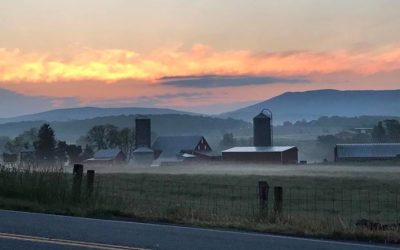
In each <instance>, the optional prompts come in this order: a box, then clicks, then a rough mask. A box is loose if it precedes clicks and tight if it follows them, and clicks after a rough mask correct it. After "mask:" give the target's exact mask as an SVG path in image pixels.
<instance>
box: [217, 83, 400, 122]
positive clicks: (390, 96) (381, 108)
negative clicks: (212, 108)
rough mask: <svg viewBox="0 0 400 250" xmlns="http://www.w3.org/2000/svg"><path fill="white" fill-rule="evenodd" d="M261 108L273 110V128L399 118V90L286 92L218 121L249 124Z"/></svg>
mask: <svg viewBox="0 0 400 250" xmlns="http://www.w3.org/2000/svg"><path fill="white" fill-rule="evenodd" d="M263 108H268V109H270V110H272V112H273V113H274V123H276V124H279V123H282V122H284V121H298V120H302V119H306V120H311V119H318V118H319V117H321V116H344V117H355V116H363V115H366V116H400V90H382V91H375V90H368V91H339V90H315V91H306V92H287V93H284V94H282V95H279V96H276V97H274V98H271V99H269V100H266V101H263V102H260V103H257V104H254V105H251V106H248V107H245V108H241V109H238V110H235V111H232V112H227V113H223V114H221V115H220V117H231V118H234V119H241V120H245V121H250V120H251V119H252V118H253V117H254V116H255V115H256V114H258V113H259V112H260V111H261V110H262V109H263Z"/></svg>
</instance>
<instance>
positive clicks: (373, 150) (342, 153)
mask: <svg viewBox="0 0 400 250" xmlns="http://www.w3.org/2000/svg"><path fill="white" fill-rule="evenodd" d="M334 153H335V161H351V160H353V161H360V160H391V159H400V143H375V144H374V143H368V144H338V145H336V147H335V152H334Z"/></svg>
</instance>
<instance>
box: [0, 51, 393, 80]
mask: <svg viewBox="0 0 400 250" xmlns="http://www.w3.org/2000/svg"><path fill="white" fill-rule="evenodd" d="M66 54H68V56H65V55H55V54H51V53H37V52H23V51H20V50H18V49H14V50H9V49H0V58H1V61H0V81H2V82H9V83H18V82H30V83H35V82H36V83H54V82H60V81H82V80H94V81H100V82H106V83H113V82H116V81H120V80H124V79H137V80H146V81H149V82H155V80H156V79H159V78H161V77H164V76H178V75H179V76H181V75H182V76H184V75H203V74H215V75H279V76H290V75H309V74H334V73H338V72H343V71H347V72H353V73H355V74H359V75H364V76H365V75H371V74H376V73H381V72H388V71H393V70H396V69H399V68H400V47H392V48H383V49H375V50H372V51H367V52H346V51H336V52H324V53H316V52H308V51H295V52H287V53H269V54H259V53H253V52H251V51H247V50H242V51H223V52H219V51H215V50H213V49H212V48H210V47H207V46H205V45H195V46H193V47H192V48H191V49H189V50H179V49H173V50H157V51H155V52H153V53H150V54H148V55H141V54H138V53H136V52H133V51H128V50H95V49H87V48H86V49H81V50H79V51H73V52H68V51H66Z"/></svg>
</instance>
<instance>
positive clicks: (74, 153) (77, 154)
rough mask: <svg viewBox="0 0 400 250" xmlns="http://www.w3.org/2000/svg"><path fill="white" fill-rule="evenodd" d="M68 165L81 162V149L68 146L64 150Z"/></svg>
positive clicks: (75, 146)
mask: <svg viewBox="0 0 400 250" xmlns="http://www.w3.org/2000/svg"><path fill="white" fill-rule="evenodd" d="M66 151H67V155H68V158H69V161H70V163H77V162H80V161H81V154H82V147H81V146H77V145H68V146H67V148H66Z"/></svg>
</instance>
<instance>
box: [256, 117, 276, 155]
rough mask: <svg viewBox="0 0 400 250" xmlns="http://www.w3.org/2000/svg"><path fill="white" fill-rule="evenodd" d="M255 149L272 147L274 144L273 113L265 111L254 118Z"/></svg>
mask: <svg viewBox="0 0 400 250" xmlns="http://www.w3.org/2000/svg"><path fill="white" fill-rule="evenodd" d="M253 137H254V147H271V146H272V144H273V142H272V112H271V111H270V110H268V109H263V110H262V111H261V113H260V114H258V115H257V116H256V117H254V118H253Z"/></svg>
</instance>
